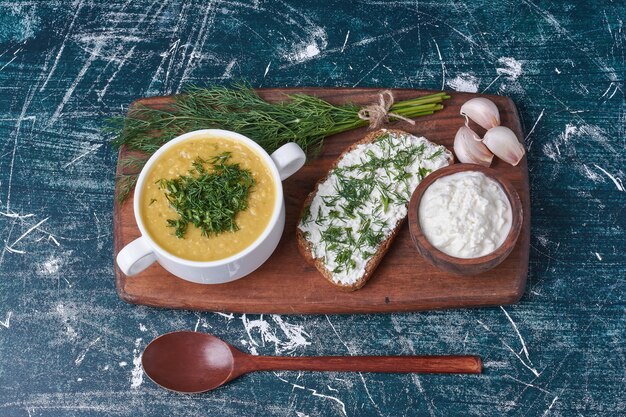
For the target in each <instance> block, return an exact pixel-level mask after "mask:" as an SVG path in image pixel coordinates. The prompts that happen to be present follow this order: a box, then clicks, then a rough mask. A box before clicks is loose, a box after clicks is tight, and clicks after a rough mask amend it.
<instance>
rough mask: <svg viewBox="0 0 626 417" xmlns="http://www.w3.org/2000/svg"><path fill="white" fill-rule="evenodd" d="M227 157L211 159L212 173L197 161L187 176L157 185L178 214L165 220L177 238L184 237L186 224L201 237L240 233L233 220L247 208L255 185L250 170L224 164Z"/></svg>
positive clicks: (205, 163) (221, 155)
mask: <svg viewBox="0 0 626 417" xmlns="http://www.w3.org/2000/svg"><path fill="white" fill-rule="evenodd" d="M230 156H231V154H230V152H224V153H222V154H220V155H218V156H215V157H213V158H211V159H210V161H209V162H210V164H211V165H212V168H213V169H212V171H209V170H207V168H206V165H207V161H204V160H202V159H200V158H198V159H196V160H195V161H194V162H193V164H192V167H193V168H192V169H191V170H190V171H189V175H181V176H179V177H177V178H173V179H165V178H163V179H160V180H159V181H158V184H159V187H160V188H161V189H162V190H164V192H165V197H166V198H167V200H168V202H169V203H170V205H171V206H172V208H174V210H176V213H178V216H179V217H178V218H176V219H168V220H167V225H168V226H169V227H172V228H174V230H175V233H176V236H177V237H178V238H181V239H182V238H183V237H184V236H185V234H186V233H187V228H188V226H189V224H193V225H194V226H195V227H197V228H199V229H200V230H201V231H202V235H203V236H214V235H218V234H220V233H223V232H226V231H230V232H234V231H236V230H239V227H238V226H237V223H236V221H235V217H236V216H237V213H239V212H240V211H243V210H245V209H246V208H247V207H248V196H249V194H250V190H251V189H252V187H253V186H254V185H255V181H254V178H253V177H252V173H251V172H250V171H249V170H247V169H241V168H240V167H239V164H229V163H227V161H228V159H229V158H230Z"/></svg>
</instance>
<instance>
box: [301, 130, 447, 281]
mask: <svg viewBox="0 0 626 417" xmlns="http://www.w3.org/2000/svg"><path fill="white" fill-rule="evenodd" d="M387 133H395V134H400V135H411V133H408V132H405V131H403V130H397V129H380V130H376V131H373V132H371V133H369V134H367V135H366V136H365V137H364V138H363V139H361V140H359V141H357V142H354V143H353V144H352V145H350V146H349V147H348V148H346V149H345V150H344V151H343V152H342V153H341V155H339V157H338V158H337V159H336V160H335V162H334V163H333V165H332V166H331V167H330V169H329V170H328V173H327V174H326V175H325V176H324V177H322V178H320V179H319V180H318V181H317V183H316V184H315V187H314V188H313V191H311V192H310V193H309V195H308V196H307V198H306V199H305V200H304V204H303V205H302V209H301V210H300V217H299V219H302V216H303V215H304V211H305V209H306V208H307V207H308V206H310V205H311V202H312V201H313V198H314V197H315V195H316V194H317V190H318V188H319V186H320V184H322V183H323V182H324V181H326V179H327V178H328V176H329V175H330V173H331V172H332V171H333V170H334V169H335V168H336V167H337V165H338V164H339V161H341V159H342V158H343V156H344V155H345V154H346V153H348V152H351V151H352V150H354V149H355V148H356V147H357V146H359V145H361V144H365V143H371V142H374V141H375V140H376V139H377V138H378V137H379V136H381V135H383V134H387ZM453 162H454V160H453V158H450V160H449V164H452V163H453ZM406 218H407V216H405V217H404V218H402V219H401V220H400V221H398V223H397V224H396V226H395V227H394V229H393V230H392V232H391V234H390V235H389V236H388V237H387V238H386V239H385V240H384V241H383V242H382V243H381V244H380V246H379V247H378V250H377V251H376V254H375V255H374V256H373V257H372V259H370V260H369V261H368V262H367V264H366V265H365V273H364V274H363V275H362V276H361V277H360V278H359V279H358V280H357V281H356V282H354V283H353V284H350V285H345V284H341V283H338V282H336V281H334V280H333V277H332V275H333V274H332V272H331V271H329V270H328V269H327V268H326V266H325V265H324V263H323V262H322V259H321V258H317V259H316V258H314V257H313V253H312V251H311V244H310V243H309V242H308V241H307V240H306V238H305V237H304V233H303V232H302V231H301V230H300V228H299V227H298V226H296V241H297V242H298V251H299V252H300V254H301V255H302V257H303V258H304V259H305V260H306V261H307V263H309V264H310V265H312V266H314V267H315V268H317V270H318V271H319V272H320V273H321V274H322V275H323V276H324V278H326V280H327V281H328V282H330V283H331V284H332V285H334V286H335V287H337V288H339V289H341V290H343V291H346V292H352V291H356V290H358V289H359V288H361V287H363V286H364V285H365V283H367V281H368V280H369V279H370V278H371V276H372V274H373V273H374V271H375V270H376V268H377V267H378V265H379V264H380V262H381V261H382V259H383V257H384V256H385V254H386V253H387V252H388V251H389V247H390V246H391V244H392V243H393V240H394V239H395V237H396V236H397V234H398V232H399V231H400V228H401V227H402V225H403V224H404V222H405V221H406ZM299 223H300V222H299V221H298V224H299Z"/></svg>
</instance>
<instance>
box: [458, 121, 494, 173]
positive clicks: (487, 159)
mask: <svg viewBox="0 0 626 417" xmlns="http://www.w3.org/2000/svg"><path fill="white" fill-rule="evenodd" d="M454 153H455V154H456V158H457V159H458V160H459V161H460V162H464V163H468V164H479V165H483V166H486V167H488V166H490V165H491V161H492V160H493V154H492V153H491V152H489V149H487V147H486V146H485V145H483V143H482V142H481V141H480V137H479V136H478V135H477V134H476V133H475V132H474V131H473V130H472V129H470V128H469V127H467V126H461V127H460V128H459V130H458V131H457V132H456V136H455V137H454Z"/></svg>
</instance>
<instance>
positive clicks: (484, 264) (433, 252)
mask: <svg viewBox="0 0 626 417" xmlns="http://www.w3.org/2000/svg"><path fill="white" fill-rule="evenodd" d="M468 171H472V172H482V173H483V174H485V175H486V176H488V177H489V178H491V179H493V180H495V181H496V182H497V183H498V184H499V185H500V186H501V187H502V190H503V191H504V194H505V195H506V196H507V198H508V199H509V202H510V203H511V212H512V219H511V220H512V221H511V230H510V231H509V234H508V235H507V237H506V239H505V240H504V243H502V245H500V247H498V248H497V249H496V250H494V251H493V252H491V253H489V254H487V255H484V256H480V257H478V258H469V259H466V258H457V257H454V256H450V255H448V254H446V253H444V252H442V251H440V250H439V249H437V248H436V247H434V246H433V245H432V244H431V243H430V242H429V241H428V239H426V236H424V233H423V231H422V227H421V225H420V222H419V213H418V210H419V207H420V202H421V201H422V196H423V195H424V192H425V191H426V189H427V188H428V187H430V185H431V184H432V183H434V182H435V181H436V180H437V179H438V178H441V177H444V176H447V175H452V174H456V173H459V172H468ZM522 220H523V212H522V202H521V201H520V198H519V195H518V194H517V191H515V187H513V184H511V182H510V181H509V180H507V179H506V178H504V177H503V176H502V175H501V174H500V173H499V172H498V171H496V170H494V169H491V168H485V167H483V166H481V165H474V164H453V165H450V166H447V167H445V168H441V169H438V170H437V171H435V172H433V173H432V174H430V175H428V176H427V177H426V178H425V179H424V180H423V181H422V182H421V183H420V184H419V185H418V186H417V188H416V189H415V192H413V196H412V197H411V201H410V203H409V230H410V232H411V238H412V239H413V242H414V243H415V246H416V247H417V251H418V252H419V253H420V254H421V255H422V256H423V257H424V259H426V260H427V261H428V262H429V263H431V264H432V265H434V266H436V267H437V268H439V269H441V270H443V271H447V272H451V273H453V274H457V275H478V274H480V273H482V272H486V271H488V270H490V269H493V268H495V267H496V266H498V265H499V264H500V263H501V262H502V261H504V260H505V259H506V257H507V256H509V254H510V253H511V251H512V250H513V248H514V247H515V243H516V242H517V238H518V237H519V234H520V230H521V229H522Z"/></svg>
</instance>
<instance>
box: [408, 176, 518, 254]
mask: <svg viewBox="0 0 626 417" xmlns="http://www.w3.org/2000/svg"><path fill="white" fill-rule="evenodd" d="M512 217H513V213H512V210H511V203H510V202H509V199H508V198H507V196H506V194H505V193H504V191H503V190H502V187H501V186H500V185H499V184H498V183H497V182H496V181H495V180H493V179H491V178H489V177H488V176H487V175H485V174H483V173H482V172H476V171H466V172H458V173H456V174H452V175H446V176H443V177H441V178H438V179H437V180H435V181H434V182H433V183H432V184H431V185H430V186H429V187H428V188H427V189H426V191H425V192H424V194H423V195H422V199H421V201H420V206H419V222H420V226H421V228H422V231H423V233H424V236H425V237H426V239H427V240H428V241H429V242H430V243H431V244H432V245H433V246H435V247H436V248H437V249H439V250H440V251H442V252H444V253H446V254H448V255H450V256H454V257H457V258H466V259H467V258H478V257H480V256H484V255H487V254H489V253H491V252H493V251H494V250H496V249H497V248H499V247H500V246H501V245H502V243H504V240H505V239H506V237H507V235H508V234H509V231H510V230H511V222H512Z"/></svg>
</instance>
